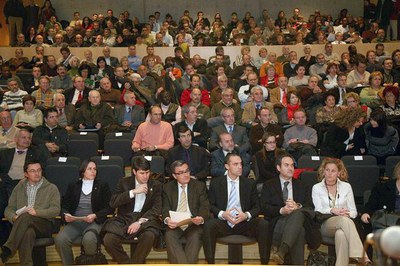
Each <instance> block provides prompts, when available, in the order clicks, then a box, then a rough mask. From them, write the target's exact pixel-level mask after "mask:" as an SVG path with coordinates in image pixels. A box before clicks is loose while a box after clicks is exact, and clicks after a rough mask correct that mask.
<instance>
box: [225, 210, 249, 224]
mask: <svg viewBox="0 0 400 266" xmlns="http://www.w3.org/2000/svg"><path fill="white" fill-rule="evenodd" d="M222 217H223V218H224V219H225V220H227V221H228V222H230V223H232V224H238V223H241V222H243V221H245V220H246V219H247V215H246V214H245V213H244V212H242V211H240V210H238V209H237V208H232V209H229V210H226V211H224V212H223V213H222Z"/></svg>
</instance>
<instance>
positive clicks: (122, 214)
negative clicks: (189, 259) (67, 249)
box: [103, 176, 162, 236]
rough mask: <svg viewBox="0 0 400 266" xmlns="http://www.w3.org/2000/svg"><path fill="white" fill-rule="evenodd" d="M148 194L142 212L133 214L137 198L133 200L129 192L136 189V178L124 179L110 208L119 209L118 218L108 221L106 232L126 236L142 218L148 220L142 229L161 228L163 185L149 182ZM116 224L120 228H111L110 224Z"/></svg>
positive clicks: (105, 227)
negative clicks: (132, 225) (131, 226)
mask: <svg viewBox="0 0 400 266" xmlns="http://www.w3.org/2000/svg"><path fill="white" fill-rule="evenodd" d="M147 186H148V192H147V195H146V200H145V202H144V204H143V208H142V211H141V212H140V213H137V212H133V210H134V208H135V197H133V198H132V199H131V198H130V197H129V191H130V190H131V189H135V187H136V184H135V177H134V176H130V177H126V178H122V179H121V180H120V181H119V182H118V185H117V190H116V192H115V194H114V195H112V196H111V200H110V206H111V207H112V208H118V211H117V216H116V217H114V218H112V219H109V220H107V221H106V223H105V225H104V228H103V229H104V230H105V231H107V232H112V233H115V234H116V235H120V236H123V235H125V234H126V230H127V228H128V226H129V225H130V224H132V223H134V222H136V221H137V220H139V219H140V218H146V219H148V221H147V222H145V223H143V224H142V225H141V227H140V229H141V230H142V229H145V228H148V227H154V228H158V229H159V228H161V225H160V215H161V208H162V205H161V190H162V187H161V183H160V182H158V181H156V180H153V179H149V181H148V182H147ZM114 221H116V224H118V225H120V226H115V224H114V226H109V225H108V224H113V223H114Z"/></svg>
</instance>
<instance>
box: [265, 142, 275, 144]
mask: <svg viewBox="0 0 400 266" xmlns="http://www.w3.org/2000/svg"><path fill="white" fill-rule="evenodd" d="M265 144H276V141H266V142H265Z"/></svg>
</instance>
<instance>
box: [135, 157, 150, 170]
mask: <svg viewBox="0 0 400 266" xmlns="http://www.w3.org/2000/svg"><path fill="white" fill-rule="evenodd" d="M132 170H135V171H138V170H145V171H147V170H150V162H149V161H147V160H146V159H145V158H144V157H143V156H136V157H134V158H133V160H132Z"/></svg>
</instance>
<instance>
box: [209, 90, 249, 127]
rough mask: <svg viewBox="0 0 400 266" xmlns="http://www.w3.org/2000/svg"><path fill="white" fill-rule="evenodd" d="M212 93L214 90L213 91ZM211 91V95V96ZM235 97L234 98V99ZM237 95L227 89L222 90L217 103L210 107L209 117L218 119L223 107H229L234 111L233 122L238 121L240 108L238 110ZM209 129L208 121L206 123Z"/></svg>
mask: <svg viewBox="0 0 400 266" xmlns="http://www.w3.org/2000/svg"><path fill="white" fill-rule="evenodd" d="M213 91H214V90H213ZM213 91H211V95H212V94H213ZM235 96H236V97H235ZM236 98H237V95H236V92H235V91H234V90H233V89H232V88H229V87H226V88H224V89H222V91H221V97H220V99H219V100H218V102H215V103H214V104H213V105H212V107H211V117H212V119H214V118H215V117H218V119H219V118H220V115H221V111H222V109H223V108H224V107H231V108H232V109H233V110H234V111H235V121H240V119H241V117H242V108H240V104H238V103H237V99H236ZM207 122H208V123H209V126H210V127H213V126H212V125H210V120H208V121H207Z"/></svg>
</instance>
